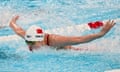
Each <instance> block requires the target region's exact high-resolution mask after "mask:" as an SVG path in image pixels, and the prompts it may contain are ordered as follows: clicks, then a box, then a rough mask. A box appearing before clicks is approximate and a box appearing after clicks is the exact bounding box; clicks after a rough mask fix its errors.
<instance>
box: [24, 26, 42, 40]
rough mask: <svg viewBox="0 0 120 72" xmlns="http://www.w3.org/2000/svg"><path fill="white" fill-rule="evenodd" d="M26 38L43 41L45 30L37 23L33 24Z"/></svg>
mask: <svg viewBox="0 0 120 72" xmlns="http://www.w3.org/2000/svg"><path fill="white" fill-rule="evenodd" d="M25 40H27V41H43V40H44V33H43V30H42V29H41V28H40V27H39V26H36V25H32V26H31V27H30V28H29V29H28V30H27V31H26V34H25Z"/></svg>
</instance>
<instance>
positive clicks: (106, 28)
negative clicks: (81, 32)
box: [80, 20, 115, 43]
mask: <svg viewBox="0 0 120 72" xmlns="http://www.w3.org/2000/svg"><path fill="white" fill-rule="evenodd" d="M114 25H115V23H114V21H110V20H109V21H107V22H106V24H105V25H104V26H103V28H102V30H101V31H100V32H99V33H96V34H90V35H86V36H81V37H80V40H81V43H86V42H89V41H92V40H95V39H97V38H100V37H102V36H104V35H105V34H106V33H107V32H108V31H109V30H110V29H111V28H112V27H113V26H114Z"/></svg>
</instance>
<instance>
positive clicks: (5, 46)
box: [0, 0, 120, 72]
mask: <svg viewBox="0 0 120 72" xmlns="http://www.w3.org/2000/svg"><path fill="white" fill-rule="evenodd" d="M14 15H19V16H20V19H19V20H18V21H17V24H18V25H19V26H21V27H22V28H24V29H25V30H26V29H27V28H28V27H29V26H31V25H33V24H35V25H39V26H41V27H42V28H43V29H45V30H46V29H53V28H57V27H65V26H69V25H78V24H82V23H87V22H90V21H96V20H106V19H116V18H120V0H0V26H6V27H5V28H3V29H0V36H7V35H13V34H15V33H14V32H13V31H12V29H10V28H9V27H8V24H9V21H10V19H11V17H12V16H14ZM119 27H120V23H117V24H116V25H115V26H114V28H113V29H112V30H111V31H110V32H109V33H108V34H106V35H105V36H104V37H103V38H101V39H97V40H95V41H93V42H90V43H86V44H80V45H77V47H80V48H88V51H85V50H84V51H71V50H59V51H56V50H54V49H51V47H43V48H42V49H40V50H39V51H35V52H33V53H31V52H29V51H28V49H27V46H26V44H25V43H24V40H22V39H20V40H8V41H0V72H6V71H7V72H104V71H105V70H111V69H120V60H119V59H120V47H119V44H120V37H119V36H120V29H119ZM94 32H95V31H91V32H84V33H81V34H89V33H94ZM65 34H66V32H65V33H63V35H65ZM79 34H80V33H79V32H78V31H74V33H71V35H72V36H73V35H79ZM81 34H80V35H81Z"/></svg>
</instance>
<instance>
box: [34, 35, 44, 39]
mask: <svg viewBox="0 0 120 72" xmlns="http://www.w3.org/2000/svg"><path fill="white" fill-rule="evenodd" d="M35 37H37V38H40V37H43V36H42V35H36V36H35Z"/></svg>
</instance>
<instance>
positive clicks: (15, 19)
mask: <svg viewBox="0 0 120 72" xmlns="http://www.w3.org/2000/svg"><path fill="white" fill-rule="evenodd" d="M18 18H19V16H14V17H13V18H12V19H11V21H10V26H11V25H12V24H16V21H17V20H18Z"/></svg>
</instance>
